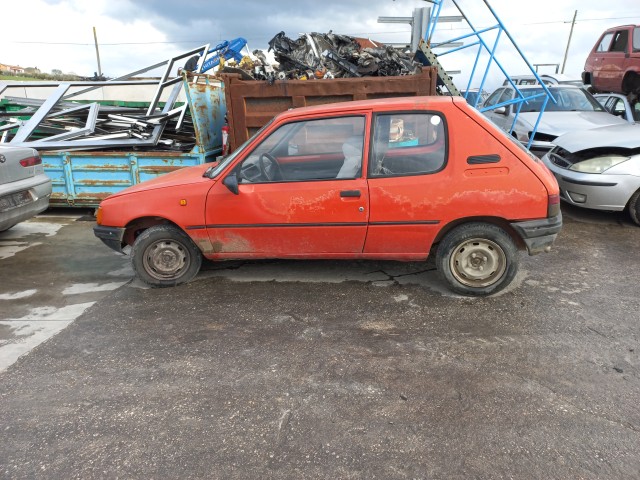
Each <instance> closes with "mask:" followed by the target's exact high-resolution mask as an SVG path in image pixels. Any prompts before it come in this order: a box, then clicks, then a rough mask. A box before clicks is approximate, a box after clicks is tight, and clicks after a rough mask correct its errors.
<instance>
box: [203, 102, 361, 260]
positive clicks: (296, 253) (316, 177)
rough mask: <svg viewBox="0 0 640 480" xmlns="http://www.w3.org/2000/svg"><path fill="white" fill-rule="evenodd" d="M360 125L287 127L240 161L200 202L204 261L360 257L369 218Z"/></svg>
mask: <svg viewBox="0 0 640 480" xmlns="http://www.w3.org/2000/svg"><path fill="white" fill-rule="evenodd" d="M366 123H367V115H366V114H364V113H362V114H359V115H349V116H341V117H331V118H314V119H310V120H304V121H296V122H289V123H286V124H284V125H280V126H278V127H276V128H275V129H274V130H273V131H272V133H271V134H269V135H267V137H266V138H265V139H264V140H263V141H262V142H260V144H259V145H257V146H256V147H255V148H254V149H253V150H252V151H251V152H248V153H247V154H246V155H242V158H240V159H239V160H238V161H237V162H236V163H235V164H234V165H233V166H231V167H230V169H229V170H228V171H226V172H225V173H224V174H223V177H224V178H225V179H226V180H224V181H218V182H216V184H215V185H214V186H213V187H212V188H211V190H210V191H209V194H208V196H207V204H206V212H205V218H206V223H207V230H208V234H209V239H210V241H211V244H212V247H213V253H211V254H208V255H207V256H209V257H210V258H251V257H254V256H255V257H278V258H283V257H291V258H296V257H297V258H301V257H310V258H329V257H339V256H340V255H341V254H345V255H346V254H348V255H349V256H353V254H358V253H361V252H362V250H363V246H364V241H365V236H366V231H367V220H368V215H369V193H368V189H367V183H366V180H365V179H364V178H363V176H362V163H363V159H364V156H365V155H364V152H365V151H366V150H365V135H364V132H365V131H366V130H365V125H366ZM230 184H231V185H233V186H232V187H231V189H230V188H229V185H230ZM231 190H235V191H236V193H234V192H232V191H231Z"/></svg>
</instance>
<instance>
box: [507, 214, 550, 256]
mask: <svg viewBox="0 0 640 480" xmlns="http://www.w3.org/2000/svg"><path fill="white" fill-rule="evenodd" d="M511 226H512V227H513V229H514V230H515V231H516V232H518V234H519V235H520V237H521V238H522V240H523V241H524V243H525V245H526V246H527V251H528V252H529V255H536V254H537V253H541V252H548V251H549V249H550V248H551V245H553V242H555V241H556V237H557V236H558V233H559V232H560V230H562V213H559V214H558V215H556V216H555V217H551V218H543V219H540V220H529V221H527V222H514V223H512V224H511Z"/></svg>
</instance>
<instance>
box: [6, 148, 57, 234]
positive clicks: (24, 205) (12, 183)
mask: <svg viewBox="0 0 640 480" xmlns="http://www.w3.org/2000/svg"><path fill="white" fill-rule="evenodd" d="M50 196H51V179H50V178H49V177H48V176H47V175H45V173H44V169H43V167H42V160H41V158H40V156H39V155H38V152H36V151H35V150H34V149H33V148H27V147H6V146H0V232H3V231H5V230H8V229H9V228H11V227H13V226H14V225H16V224H17V223H20V222H22V221H24V220H28V219H29V218H31V217H34V216H35V215H37V214H38V213H40V212H43V211H44V210H46V209H47V207H48V206H49V197H50Z"/></svg>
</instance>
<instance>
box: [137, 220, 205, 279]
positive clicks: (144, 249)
mask: <svg viewBox="0 0 640 480" xmlns="http://www.w3.org/2000/svg"><path fill="white" fill-rule="evenodd" d="M131 264H132V266H133V269H134V271H135V272H136V275H137V276H138V278H140V280H142V281H143V282H145V283H147V284H149V285H151V286H153V287H172V286H175V285H180V284H182V283H186V282H188V281H189V280H191V279H193V277H195V276H196V274H197V273H198V272H199V271H200V266H201V265H202V253H201V252H200V250H199V249H198V247H196V245H195V244H194V243H193V242H192V241H191V239H190V238H189V237H188V236H187V235H186V234H185V233H184V232H182V231H181V230H180V229H178V228H176V227H174V226H173V225H154V226H153V227H150V228H148V229H146V230H145V231H144V232H142V233H141V234H140V235H139V236H138V238H136V241H135V242H134V244H133V247H132V249H131Z"/></svg>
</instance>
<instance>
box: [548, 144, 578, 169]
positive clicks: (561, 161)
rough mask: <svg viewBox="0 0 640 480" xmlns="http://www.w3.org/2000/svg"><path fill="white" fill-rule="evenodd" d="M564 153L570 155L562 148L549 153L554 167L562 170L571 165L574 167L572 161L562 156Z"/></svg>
mask: <svg viewBox="0 0 640 480" xmlns="http://www.w3.org/2000/svg"><path fill="white" fill-rule="evenodd" d="M564 152H566V153H569V152H567V151H566V150H563V149H562V148H555V149H553V150H552V151H551V152H550V153H549V159H550V160H551V163H553V164H554V165H556V166H558V167H560V168H569V167H570V166H571V165H573V163H572V162H571V161H569V160H567V158H566V157H565V156H563V155H562V153H564Z"/></svg>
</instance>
